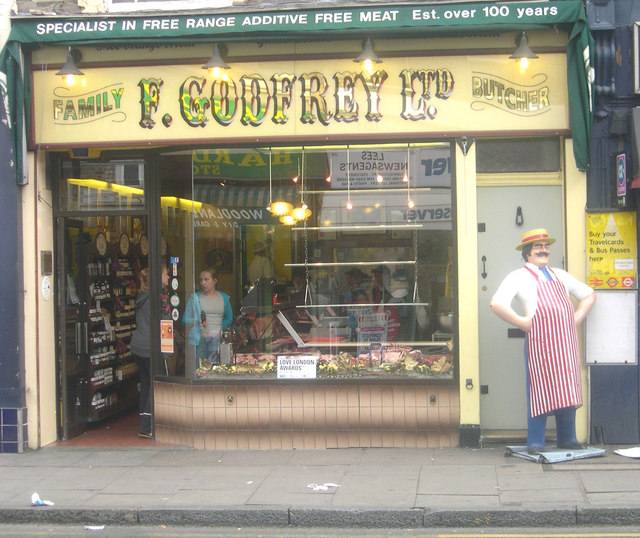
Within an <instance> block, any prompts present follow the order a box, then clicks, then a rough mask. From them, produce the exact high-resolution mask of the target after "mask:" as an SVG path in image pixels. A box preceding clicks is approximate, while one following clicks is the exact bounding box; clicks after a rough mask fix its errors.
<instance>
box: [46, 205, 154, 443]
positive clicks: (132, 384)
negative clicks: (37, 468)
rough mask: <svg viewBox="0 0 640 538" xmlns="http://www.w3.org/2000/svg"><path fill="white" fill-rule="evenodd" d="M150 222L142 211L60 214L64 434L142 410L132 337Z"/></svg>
mask: <svg viewBox="0 0 640 538" xmlns="http://www.w3.org/2000/svg"><path fill="white" fill-rule="evenodd" d="M145 229H146V218H145V217H109V216H102V217H97V216H93V217H60V218H59V219H58V252H59V253H60V255H59V256H58V275H59V278H58V282H59V286H58V290H59V297H58V304H59V307H60V308H59V311H58V312H59V313H58V316H59V320H58V326H59V328H60V329H61V330H59V347H58V368H59V376H58V379H59V386H58V400H59V403H60V410H61V413H60V422H59V424H58V427H59V430H58V437H59V439H62V440H69V439H71V438H74V437H76V436H78V435H80V434H82V433H84V432H85V431H86V430H87V428H89V427H92V426H100V425H101V424H105V423H107V422H108V421H110V420H112V419H114V418H115V417H120V416H122V415H123V414H125V413H127V412H133V413H136V414H137V407H138V397H139V396H138V381H139V379H138V375H137V368H136V365H135V360H134V358H133V356H132V355H131V352H130V350H129V341H130V339H131V336H132V334H133V331H134V330H135V327H136V323H135V321H136V320H135V296H136V293H137V276H138V274H139V273H140V271H141V270H142V269H143V268H145V267H146V266H147V255H148V243H147V240H146V235H145V233H144V230H145ZM133 433H134V435H135V430H134V432H133Z"/></svg>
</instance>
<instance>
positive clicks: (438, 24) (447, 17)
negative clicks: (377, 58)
mask: <svg viewBox="0 0 640 538" xmlns="http://www.w3.org/2000/svg"><path fill="white" fill-rule="evenodd" d="M582 12H583V6H582V3H581V2H577V1H567V0H565V1H548V2H545V3H544V4H540V3H538V2H504V3H500V4H496V3H495V2H477V3H469V4H463V3H460V4H454V5H451V4H450V3H445V2H442V3H439V4H438V3H435V4H431V5H425V6H419V5H398V4H393V5H389V6H363V7H360V6H354V7H351V6H341V7H339V8H334V9H313V10H300V9H298V10H278V11H264V12H253V13H252V12H242V13H234V12H229V13H216V14H211V13H198V14H186V15H181V14H177V13H171V14H166V15H157V14H140V15H137V16H133V15H132V16H128V17H95V18H92V17H82V18H81V19H76V18H73V19H72V18H69V19H65V18H63V17H56V18H55V19H54V18H52V19H36V20H29V19H23V20H20V19H17V20H16V21H14V23H13V25H12V26H13V28H12V31H11V39H12V40H15V41H22V42H42V43H55V42H60V41H65V40H69V38H73V39H75V40H96V39H118V40H122V39H125V40H132V41H131V42H133V40H143V39H171V38H183V39H189V37H195V36H201V35H203V34H206V35H211V34H215V36H216V37H217V39H218V40H221V39H222V38H223V37H224V36H228V35H233V34H237V33H242V34H244V35H246V36H247V37H249V38H251V34H260V35H261V36H264V35H265V34H267V35H268V34H269V33H274V32H276V33H280V32H281V33H285V34H286V33H289V34H295V33H299V32H304V33H309V32H322V33H325V34H326V33H327V32H332V31H333V32H336V31H346V30H358V29H359V30H362V31H364V30H383V29H395V30H396V31H400V30H401V29H410V28H416V29H422V30H425V29H429V28H431V29H434V30H437V29H447V28H448V29H451V28H455V27H458V28H460V27H469V28H474V27H482V26H497V27H500V26H502V27H505V26H507V27H509V26H511V27H512V26H516V27H518V28H521V27H527V26H528V25H532V24H534V25H553V24H561V23H566V22H573V21H575V20H576V19H578V18H579V17H580V16H581V15H582Z"/></svg>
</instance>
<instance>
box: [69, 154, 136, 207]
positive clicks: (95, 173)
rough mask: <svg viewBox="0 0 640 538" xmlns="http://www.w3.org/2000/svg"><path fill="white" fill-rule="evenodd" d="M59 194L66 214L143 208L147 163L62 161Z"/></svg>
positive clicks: (128, 161) (129, 161)
mask: <svg viewBox="0 0 640 538" xmlns="http://www.w3.org/2000/svg"><path fill="white" fill-rule="evenodd" d="M61 166H62V173H61V177H60V184H59V186H58V187H59V188H58V193H59V196H60V200H59V207H60V209H62V210H63V211H100V210H106V209H140V208H142V207H144V163H143V162H142V161H138V160H122V161H108V162H102V161H100V160H86V161H85V160H65V161H62V165H61Z"/></svg>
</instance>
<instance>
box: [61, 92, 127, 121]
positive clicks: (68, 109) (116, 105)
mask: <svg viewBox="0 0 640 538" xmlns="http://www.w3.org/2000/svg"><path fill="white" fill-rule="evenodd" d="M123 93H124V88H122V87H112V88H107V89H104V90H103V91H100V92H96V93H94V94H83V95H80V96H77V97H73V98H66V99H54V100H53V119H54V121H57V122H58V121H62V122H71V123H73V122H82V123H86V122H87V120H88V121H94V120H97V119H100V118H102V117H104V116H105V115H111V114H113V113H115V112H119V109H120V102H121V99H122V94H123Z"/></svg>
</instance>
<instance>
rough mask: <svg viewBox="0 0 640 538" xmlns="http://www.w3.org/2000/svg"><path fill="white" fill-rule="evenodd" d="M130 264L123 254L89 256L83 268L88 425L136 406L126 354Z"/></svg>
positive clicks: (132, 291) (132, 290) (133, 372)
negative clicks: (84, 271) (86, 327)
mask: <svg viewBox="0 0 640 538" xmlns="http://www.w3.org/2000/svg"><path fill="white" fill-rule="evenodd" d="M112 250H113V249H112ZM134 261H135V260H134V258H133V257H127V256H126V255H123V253H122V252H118V251H113V252H111V253H108V252H106V251H105V253H103V255H101V256H96V255H95V254H94V255H93V256H92V257H91V258H90V259H89V262H88V263H87V265H86V275H87V278H86V282H87V285H86V289H85V292H84V293H85V294H86V295H85V297H86V301H87V304H88V309H87V314H86V315H87V319H88V332H87V333H86V336H85V338H86V342H87V345H86V347H87V349H86V359H85V361H86V362H85V364H86V369H87V374H86V375H87V379H88V380H89V382H88V386H89V402H90V404H89V409H88V412H87V415H88V417H89V418H88V420H89V421H90V422H92V421H94V422H97V421H100V420H103V419H106V418H108V417H110V416H112V415H114V414H116V413H118V412H120V411H121V410H123V409H124V408H126V407H130V406H133V405H134V404H135V403H136V401H137V379H136V376H137V367H136V364H135V362H133V357H132V355H131V351H130V350H129V340H130V339H131V335H132V334H133V331H134V330H135V327H136V324H135V315H136V312H135V296H136V291H137V289H136V280H135V276H136V275H135V267H136V263H134Z"/></svg>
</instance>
